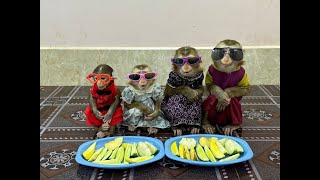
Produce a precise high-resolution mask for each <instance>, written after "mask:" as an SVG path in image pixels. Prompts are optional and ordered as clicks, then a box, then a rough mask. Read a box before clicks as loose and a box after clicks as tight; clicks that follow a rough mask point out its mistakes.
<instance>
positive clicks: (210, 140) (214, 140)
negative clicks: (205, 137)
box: [209, 136, 218, 143]
mask: <svg viewBox="0 0 320 180" xmlns="http://www.w3.org/2000/svg"><path fill="white" fill-rule="evenodd" d="M217 141H218V138H216V137H214V136H213V137H211V138H210V139H209V142H210V143H211V142H217Z"/></svg>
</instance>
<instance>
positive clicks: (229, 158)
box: [219, 153, 240, 162]
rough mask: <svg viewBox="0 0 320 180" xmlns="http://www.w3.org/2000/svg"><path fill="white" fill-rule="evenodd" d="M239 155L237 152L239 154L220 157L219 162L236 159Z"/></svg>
mask: <svg viewBox="0 0 320 180" xmlns="http://www.w3.org/2000/svg"><path fill="white" fill-rule="evenodd" d="M239 156H240V153H237V154H234V155H232V156H229V157H226V158H223V159H220V160H219V162H225V161H231V160H235V159H238V158H239Z"/></svg>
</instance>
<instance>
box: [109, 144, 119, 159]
mask: <svg viewBox="0 0 320 180" xmlns="http://www.w3.org/2000/svg"><path fill="white" fill-rule="evenodd" d="M118 150H119V147H117V148H116V149H114V150H113V151H112V153H111V155H110V157H109V159H115V158H116V155H117V153H118Z"/></svg>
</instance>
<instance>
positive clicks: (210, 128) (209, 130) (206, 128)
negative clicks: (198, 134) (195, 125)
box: [202, 124, 216, 134]
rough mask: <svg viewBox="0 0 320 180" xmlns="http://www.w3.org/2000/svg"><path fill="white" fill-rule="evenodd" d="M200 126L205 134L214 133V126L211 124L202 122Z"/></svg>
mask: <svg viewBox="0 0 320 180" xmlns="http://www.w3.org/2000/svg"><path fill="white" fill-rule="evenodd" d="M202 128H203V129H204V132H205V133H207V134H214V133H215V130H216V129H215V127H213V126H211V124H204V125H202Z"/></svg>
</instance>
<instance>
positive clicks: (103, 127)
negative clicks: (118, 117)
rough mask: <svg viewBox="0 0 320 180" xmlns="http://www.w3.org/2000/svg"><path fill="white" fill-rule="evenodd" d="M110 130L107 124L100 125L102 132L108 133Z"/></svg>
mask: <svg viewBox="0 0 320 180" xmlns="http://www.w3.org/2000/svg"><path fill="white" fill-rule="evenodd" d="M109 128H110V125H109V123H107V122H106V123H103V124H102V125H101V130H102V131H108V129H109Z"/></svg>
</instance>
